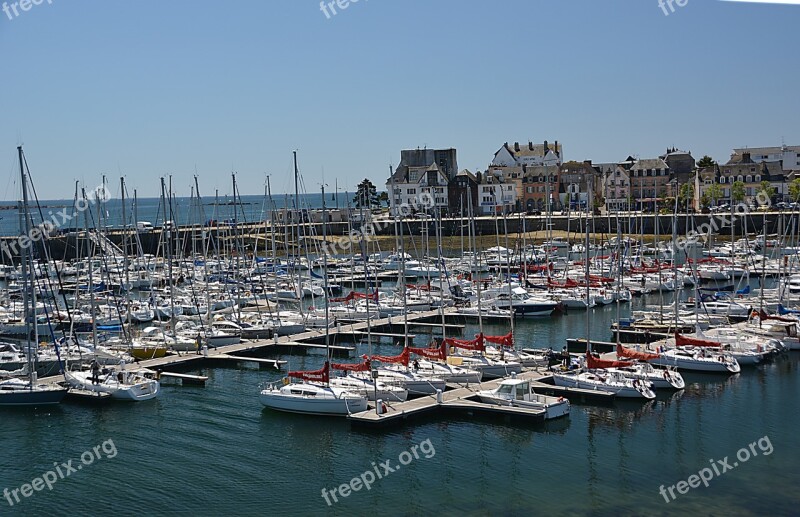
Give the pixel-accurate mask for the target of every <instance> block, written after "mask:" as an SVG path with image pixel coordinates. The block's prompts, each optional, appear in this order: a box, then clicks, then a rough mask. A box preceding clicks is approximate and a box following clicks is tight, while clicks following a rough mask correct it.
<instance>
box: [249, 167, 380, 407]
mask: <svg viewBox="0 0 800 517" xmlns="http://www.w3.org/2000/svg"><path fill="white" fill-rule="evenodd" d="M294 166H295V179H296V178H297V152H295V153H294ZM322 199H323V202H322V212H323V219H324V218H325V217H327V212H326V210H325V188H324V187H323V188H322ZM322 227H323V236H324V237H327V227H326V226H325V225H323V226H322ZM323 264H324V267H325V270H326V271H327V254H323ZM324 278H325V292H326V293H327V292H328V286H327V283H328V275H327V274H326V275H324ZM325 313H326V316H327V315H328V297H327V296H325ZM329 337H330V328H329V327H327V326H326V327H325V345H326V355H325V356H326V361H325V364H324V365H323V366H322V368H320V369H319V370H314V371H290V372H289V375H288V377H286V378H284V379H283V385H282V386H276V385H274V384H273V385H269V386H267V387H266V388H265V389H263V390H262V391H261V394H260V396H259V399H260V400H261V403H262V404H263V405H264V406H265V407H268V408H270V409H274V410H277V411H286V412H290V413H301V414H306V415H325V416H346V415H349V414H352V413H361V412H363V411H366V410H367V398H366V397H365V396H363V395H361V394H359V393H354V392H352V391H350V390H348V389H345V388H339V387H335V386H331V385H330V363H329V361H328V360H327V358H329V357H330V348H327V347H328V346H329V345H330V342H329ZM290 378H295V379H300V382H291V381H290Z"/></svg>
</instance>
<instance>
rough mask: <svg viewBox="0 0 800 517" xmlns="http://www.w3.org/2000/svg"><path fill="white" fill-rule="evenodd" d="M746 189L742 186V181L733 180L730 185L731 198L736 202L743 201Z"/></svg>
mask: <svg viewBox="0 0 800 517" xmlns="http://www.w3.org/2000/svg"><path fill="white" fill-rule="evenodd" d="M746 195H747V191H746V190H745V188H744V182H741V181H734V182H733V185H731V199H732V200H733V201H735V202H737V203H741V202H742V201H744V198H745V196H746Z"/></svg>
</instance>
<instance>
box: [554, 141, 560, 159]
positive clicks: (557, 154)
mask: <svg viewBox="0 0 800 517" xmlns="http://www.w3.org/2000/svg"><path fill="white" fill-rule="evenodd" d="M553 147H555V149H553V151H555V153H556V156H558V157H559V158H561V154H560V153H559V152H558V140H556V142H555V144H554V145H553Z"/></svg>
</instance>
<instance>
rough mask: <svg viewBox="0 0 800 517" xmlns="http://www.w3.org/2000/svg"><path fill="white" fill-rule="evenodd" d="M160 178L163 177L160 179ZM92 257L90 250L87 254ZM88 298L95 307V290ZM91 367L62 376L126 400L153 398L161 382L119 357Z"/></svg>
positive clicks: (94, 326) (72, 383)
mask: <svg viewBox="0 0 800 517" xmlns="http://www.w3.org/2000/svg"><path fill="white" fill-rule="evenodd" d="M162 181H163V180H162ZM83 195H84V200H85V201H86V203H87V205H88V203H89V200H88V199H86V193H85V192H84V193H83ZM84 215H85V217H86V240H87V247H88V243H89V223H88V214H86V213H84ZM89 257H90V261H91V254H89ZM89 283H90V285H91V283H92V276H91V267H90V268H89ZM90 299H91V305H92V309H93V308H94V304H95V302H94V293H93V291H91V290H90ZM92 341H93V345H94V349H95V350H97V323H96V321H94V320H93V322H92ZM92 366H93V368H92V370H91V371H87V370H80V371H66V372H64V377H65V378H66V380H67V382H68V383H69V385H70V386H72V387H73V388H76V389H79V390H83V391H88V392H93V393H96V394H98V396H99V395H100V394H107V395H111V397H112V398H114V399H118V400H126V401H133V402H141V401H145V400H152V399H154V398H156V397H157V396H158V394H159V392H160V391H161V384H160V383H159V382H158V381H157V380H155V379H151V378H149V377H146V376H145V374H144V373H142V372H141V371H135V370H128V369H126V363H125V361H124V360H123V361H121V362H120V363H119V366H118V367H116V366H115V367H104V368H102V369H101V368H100V366H99V364H98V363H97V357H95V359H94V361H93V364H92Z"/></svg>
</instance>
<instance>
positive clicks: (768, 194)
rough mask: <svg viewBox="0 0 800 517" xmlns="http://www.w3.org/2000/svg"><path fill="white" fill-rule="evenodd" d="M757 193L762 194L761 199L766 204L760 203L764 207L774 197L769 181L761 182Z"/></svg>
mask: <svg viewBox="0 0 800 517" xmlns="http://www.w3.org/2000/svg"><path fill="white" fill-rule="evenodd" d="M758 193H759V194H762V197H764V198H765V199H766V202H765V203H762V204H764V205H766V204H768V203H769V202H770V201H772V196H774V195H775V188H773V186H772V185H770V184H769V181H762V182H761V186H760V187H758Z"/></svg>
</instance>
